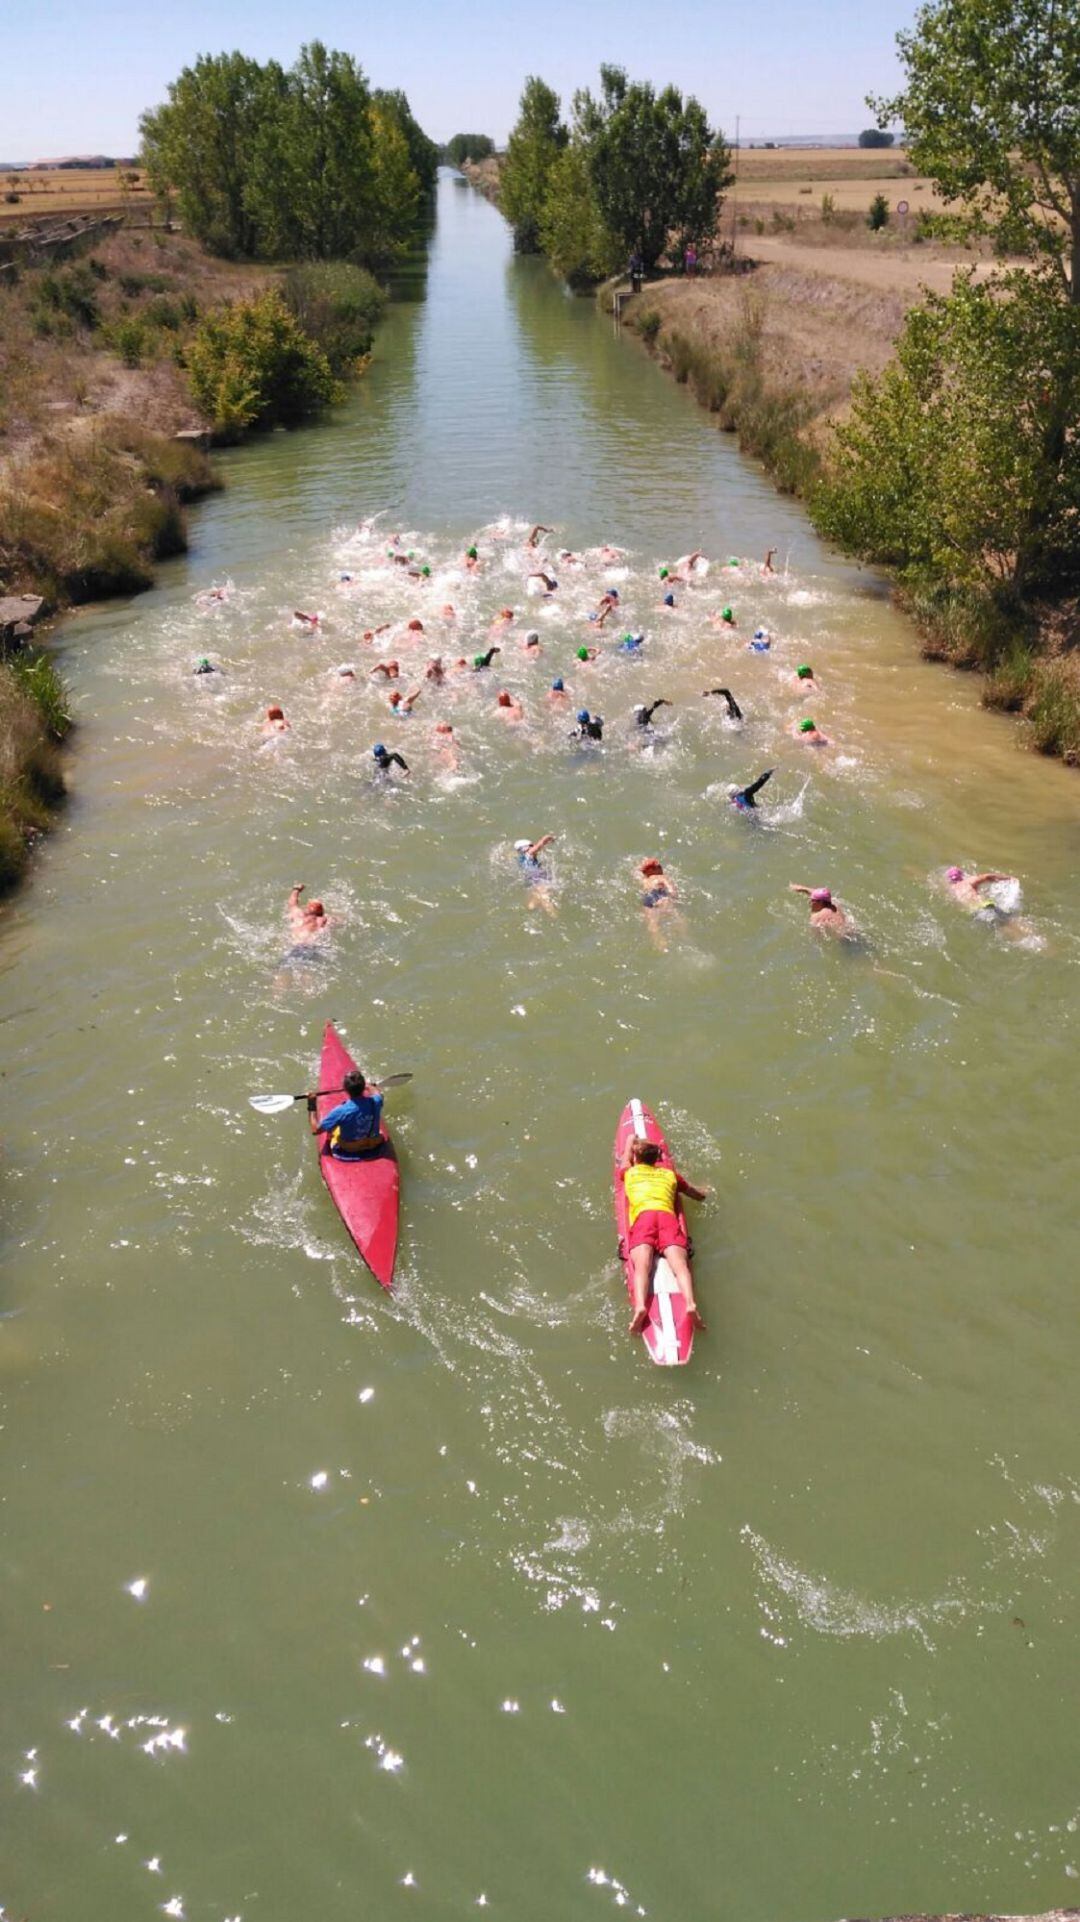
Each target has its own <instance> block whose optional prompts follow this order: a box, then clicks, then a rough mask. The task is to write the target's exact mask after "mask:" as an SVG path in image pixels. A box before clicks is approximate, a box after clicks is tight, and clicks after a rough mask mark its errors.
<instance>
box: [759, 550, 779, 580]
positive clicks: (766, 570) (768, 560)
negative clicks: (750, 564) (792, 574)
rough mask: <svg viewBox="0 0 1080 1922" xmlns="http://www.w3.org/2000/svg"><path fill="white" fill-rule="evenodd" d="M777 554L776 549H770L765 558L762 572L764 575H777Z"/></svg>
mask: <svg viewBox="0 0 1080 1922" xmlns="http://www.w3.org/2000/svg"><path fill="white" fill-rule="evenodd" d="M775 552H776V549H775V547H770V549H769V551H768V553H767V554H766V556H765V559H764V560H763V561H762V563H761V571H762V573H763V574H775V572H776V569H775V567H774V566H773V555H774V554H775Z"/></svg>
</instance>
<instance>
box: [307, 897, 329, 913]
mask: <svg viewBox="0 0 1080 1922" xmlns="http://www.w3.org/2000/svg"><path fill="white" fill-rule="evenodd" d="M304 913H305V914H310V915H313V916H314V915H321V914H325V913H326V909H325V908H324V907H323V904H322V902H321V901H309V902H307V904H306V906H305V908H304Z"/></svg>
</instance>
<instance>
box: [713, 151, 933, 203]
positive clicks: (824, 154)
mask: <svg viewBox="0 0 1080 1922" xmlns="http://www.w3.org/2000/svg"><path fill="white" fill-rule="evenodd" d="M730 191H731V190H730V189H729V193H730ZM824 194H831V195H832V197H833V202H834V204H835V206H836V209H837V211H838V212H843V213H849V212H851V213H855V212H858V213H862V212H865V210H866V209H867V207H868V206H869V205H870V202H871V200H872V199H873V198H874V195H875V194H884V195H885V198H886V200H888V201H889V203H890V205H891V206H893V207H895V205H896V203H897V201H898V200H906V201H907V202H908V203H909V205H910V207H911V211H912V213H913V214H916V213H918V212H919V211H920V210H921V209H922V208H926V209H927V210H928V211H937V210H938V209H940V208H941V207H942V206H943V205H944V202H943V201H942V199H941V197H940V195H938V194H937V193H936V192H935V190H934V187H933V185H932V183H931V182H930V181H929V180H927V179H925V178H924V177H923V176H922V175H919V174H916V173H915V171H914V169H913V168H912V166H911V163H910V162H909V160H908V159H907V156H906V154H905V153H904V151H903V149H902V148H889V149H885V150H882V149H881V148H869V149H864V148H861V147H800V148H791V147H787V148H777V149H776V150H775V151H772V152H769V151H766V150H765V149H763V148H760V147H743V148H742V149H741V151H740V153H739V174H738V198H739V200H740V202H741V201H744V200H746V201H750V202H753V204H754V205H765V206H790V207H792V208H800V207H807V206H809V207H812V208H815V209H816V208H819V207H820V204H821V199H822V196H823V195H824Z"/></svg>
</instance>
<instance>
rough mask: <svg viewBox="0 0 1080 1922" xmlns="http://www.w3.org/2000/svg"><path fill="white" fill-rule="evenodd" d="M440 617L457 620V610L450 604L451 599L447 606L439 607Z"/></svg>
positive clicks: (446, 619)
mask: <svg viewBox="0 0 1080 1922" xmlns="http://www.w3.org/2000/svg"><path fill="white" fill-rule="evenodd" d="M439 619H440V621H456V620H457V612H456V609H454V608H453V607H452V606H451V605H450V602H449V601H447V603H446V606H445V607H440V609H439Z"/></svg>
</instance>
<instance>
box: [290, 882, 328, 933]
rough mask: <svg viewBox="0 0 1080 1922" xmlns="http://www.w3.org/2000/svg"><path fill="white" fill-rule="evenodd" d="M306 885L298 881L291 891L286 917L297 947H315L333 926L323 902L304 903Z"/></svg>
mask: <svg viewBox="0 0 1080 1922" xmlns="http://www.w3.org/2000/svg"><path fill="white" fill-rule="evenodd" d="M304 892H305V883H304V882H303V881H297V882H295V883H294V884H293V886H292V887H291V888H290V889H289V898H288V900H287V901H286V903H285V915H286V919H287V921H288V923H289V932H290V934H291V935H292V938H293V942H294V944H295V945H296V946H297V947H313V946H314V945H315V944H316V943H317V942H318V941H320V940H321V938H322V936H323V935H324V934H325V933H326V932H327V929H328V928H329V927H330V926H331V920H330V916H329V915H328V914H327V912H326V909H325V908H324V907H323V904H322V902H321V901H302V900H301V899H300V896H301V895H302V894H303V893H304Z"/></svg>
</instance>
